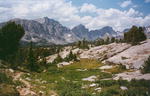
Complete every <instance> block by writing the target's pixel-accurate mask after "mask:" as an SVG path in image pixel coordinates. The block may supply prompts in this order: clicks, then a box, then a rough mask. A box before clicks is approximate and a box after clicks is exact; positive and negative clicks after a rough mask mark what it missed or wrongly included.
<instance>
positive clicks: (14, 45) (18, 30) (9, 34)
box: [0, 22, 25, 59]
mask: <svg viewBox="0 0 150 96" xmlns="http://www.w3.org/2000/svg"><path fill="white" fill-rule="evenodd" d="M24 33H25V31H24V29H23V27H22V26H21V25H18V24H16V23H15V22H8V23H7V24H6V25H5V26H3V27H2V28H1V29H0V58H1V59H5V58H6V57H7V56H8V55H12V54H14V53H15V52H16V51H17V50H18V47H19V42H20V39H21V38H22V36H23V35H24Z"/></svg>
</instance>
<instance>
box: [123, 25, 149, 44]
mask: <svg viewBox="0 0 150 96" xmlns="http://www.w3.org/2000/svg"><path fill="white" fill-rule="evenodd" d="M144 40H146V35H145V33H144V28H143V27H137V26H132V28H131V29H130V30H129V31H128V32H126V33H124V42H126V43H131V44H132V45H136V44H138V43H139V42H141V41H144Z"/></svg>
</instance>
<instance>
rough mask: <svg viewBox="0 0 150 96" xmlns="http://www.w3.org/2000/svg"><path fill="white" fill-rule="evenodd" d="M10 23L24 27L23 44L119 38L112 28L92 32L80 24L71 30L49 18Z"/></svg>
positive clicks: (1, 24) (16, 20) (0, 25)
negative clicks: (105, 37) (107, 37)
mask: <svg viewBox="0 0 150 96" xmlns="http://www.w3.org/2000/svg"><path fill="white" fill-rule="evenodd" d="M10 21H14V22H16V23H17V24H21V25H22V26H23V27H24V29H25V35H24V37H23V38H22V42H23V43H28V42H30V41H31V40H32V41H33V42H34V43H36V44H38V45H41V44H42V45H49V44H67V43H72V42H75V41H78V40H82V39H84V38H85V39H86V40H95V39H97V38H101V37H103V36H117V32H115V31H114V30H113V28H112V27H110V26H106V27H103V28H102V29H98V30H91V31H90V30H89V29H87V28H86V27H85V26H84V25H82V24H80V25H78V26H75V27H74V28H72V29H69V28H67V27H65V26H63V25H62V24H60V23H59V22H58V21H55V20H54V19H50V18H48V17H44V18H38V19H35V20H27V19H19V18H16V19H12V20H10ZM5 24H6V22H3V23H0V27H2V26H4V25H5Z"/></svg>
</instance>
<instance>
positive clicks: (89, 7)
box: [80, 3, 97, 13]
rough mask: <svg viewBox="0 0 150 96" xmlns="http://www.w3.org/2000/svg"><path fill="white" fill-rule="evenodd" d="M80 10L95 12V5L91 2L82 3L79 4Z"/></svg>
mask: <svg viewBox="0 0 150 96" xmlns="http://www.w3.org/2000/svg"><path fill="white" fill-rule="evenodd" d="M80 12H91V13H93V12H97V9H96V6H94V5H93V4H87V3H85V4H83V5H82V6H81V9H80Z"/></svg>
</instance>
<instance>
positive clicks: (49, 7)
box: [0, 0, 150, 30]
mask: <svg viewBox="0 0 150 96" xmlns="http://www.w3.org/2000/svg"><path fill="white" fill-rule="evenodd" d="M0 6H1V7H0V18H1V19H0V22H3V21H7V20H9V19H13V18H25V19H37V18H41V17H45V16H47V17H49V18H52V19H55V20H58V21H59V22H60V23H62V24H63V25H65V26H67V27H70V28H72V27H74V26H76V25H78V24H84V25H86V27H87V28H90V29H99V28H102V27H104V26H112V27H113V28H114V29H115V30H123V29H125V28H129V27H131V26H132V25H138V26H147V25H148V24H149V22H150V15H147V16H145V17H144V16H143V14H142V13H141V12H139V11H136V10H135V9H133V8H130V9H129V10H125V11H122V10H119V9H114V8H109V9H102V8H97V7H96V6H95V5H93V4H88V3H85V4H83V5H81V6H74V5H73V4H72V2H66V1H65V0H42V2H41V1H40V0H32V1H31V0H22V1H21V0H20V1H15V0H14V1H10V0H1V1H0Z"/></svg>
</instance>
